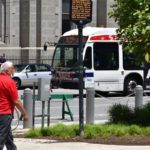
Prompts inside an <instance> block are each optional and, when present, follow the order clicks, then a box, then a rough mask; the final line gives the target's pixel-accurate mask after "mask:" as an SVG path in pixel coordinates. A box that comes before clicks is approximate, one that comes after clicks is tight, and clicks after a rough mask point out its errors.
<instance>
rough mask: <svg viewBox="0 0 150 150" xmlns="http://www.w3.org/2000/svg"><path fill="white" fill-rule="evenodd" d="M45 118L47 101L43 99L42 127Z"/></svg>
mask: <svg viewBox="0 0 150 150" xmlns="http://www.w3.org/2000/svg"><path fill="white" fill-rule="evenodd" d="M44 118H45V101H42V128H44Z"/></svg>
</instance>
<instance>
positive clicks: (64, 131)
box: [25, 124, 150, 139]
mask: <svg viewBox="0 0 150 150" xmlns="http://www.w3.org/2000/svg"><path fill="white" fill-rule="evenodd" d="M78 131H79V127H78V125H71V126H67V125H63V124H58V125H55V126H52V127H50V128H44V129H32V130H30V131H28V132H27V133H26V134H25V136H26V137H27V138H32V137H34V138H39V137H44V136H50V137H54V138H61V139H71V138H74V137H76V136H78V135H79V134H78ZM111 136H116V137H127V136H150V128H149V127H144V128H143V127H140V126H137V125H124V124H96V125H85V126H84V137H83V138H85V139H93V138H97V137H102V138H108V137H111Z"/></svg>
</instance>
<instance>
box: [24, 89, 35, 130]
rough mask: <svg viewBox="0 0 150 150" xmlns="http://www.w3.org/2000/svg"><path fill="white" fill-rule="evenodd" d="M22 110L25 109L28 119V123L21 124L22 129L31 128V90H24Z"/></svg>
mask: <svg viewBox="0 0 150 150" xmlns="http://www.w3.org/2000/svg"><path fill="white" fill-rule="evenodd" d="M23 105H24V108H25V109H26V111H27V113H28V115H29V116H30V117H29V120H28V121H24V122H23V128H32V127H33V124H32V123H33V99H32V91H31V89H29V88H28V89H25V90H24V101H23Z"/></svg>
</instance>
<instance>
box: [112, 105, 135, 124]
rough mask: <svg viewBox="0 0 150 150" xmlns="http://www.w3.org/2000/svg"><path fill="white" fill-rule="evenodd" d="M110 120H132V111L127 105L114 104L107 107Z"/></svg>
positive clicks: (117, 121) (121, 121)
mask: <svg viewBox="0 0 150 150" xmlns="http://www.w3.org/2000/svg"><path fill="white" fill-rule="evenodd" d="M109 116H110V122H113V123H130V122H132V120H133V111H132V109H131V108H130V107H128V106H127V105H121V104H115V105H113V106H112V107H110V109H109Z"/></svg>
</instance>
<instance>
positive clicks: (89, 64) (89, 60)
mask: <svg viewBox="0 0 150 150" xmlns="http://www.w3.org/2000/svg"><path fill="white" fill-rule="evenodd" d="M84 67H86V68H87V69H91V68H92V48H91V47H87V49H86V53H85V57H84Z"/></svg>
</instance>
